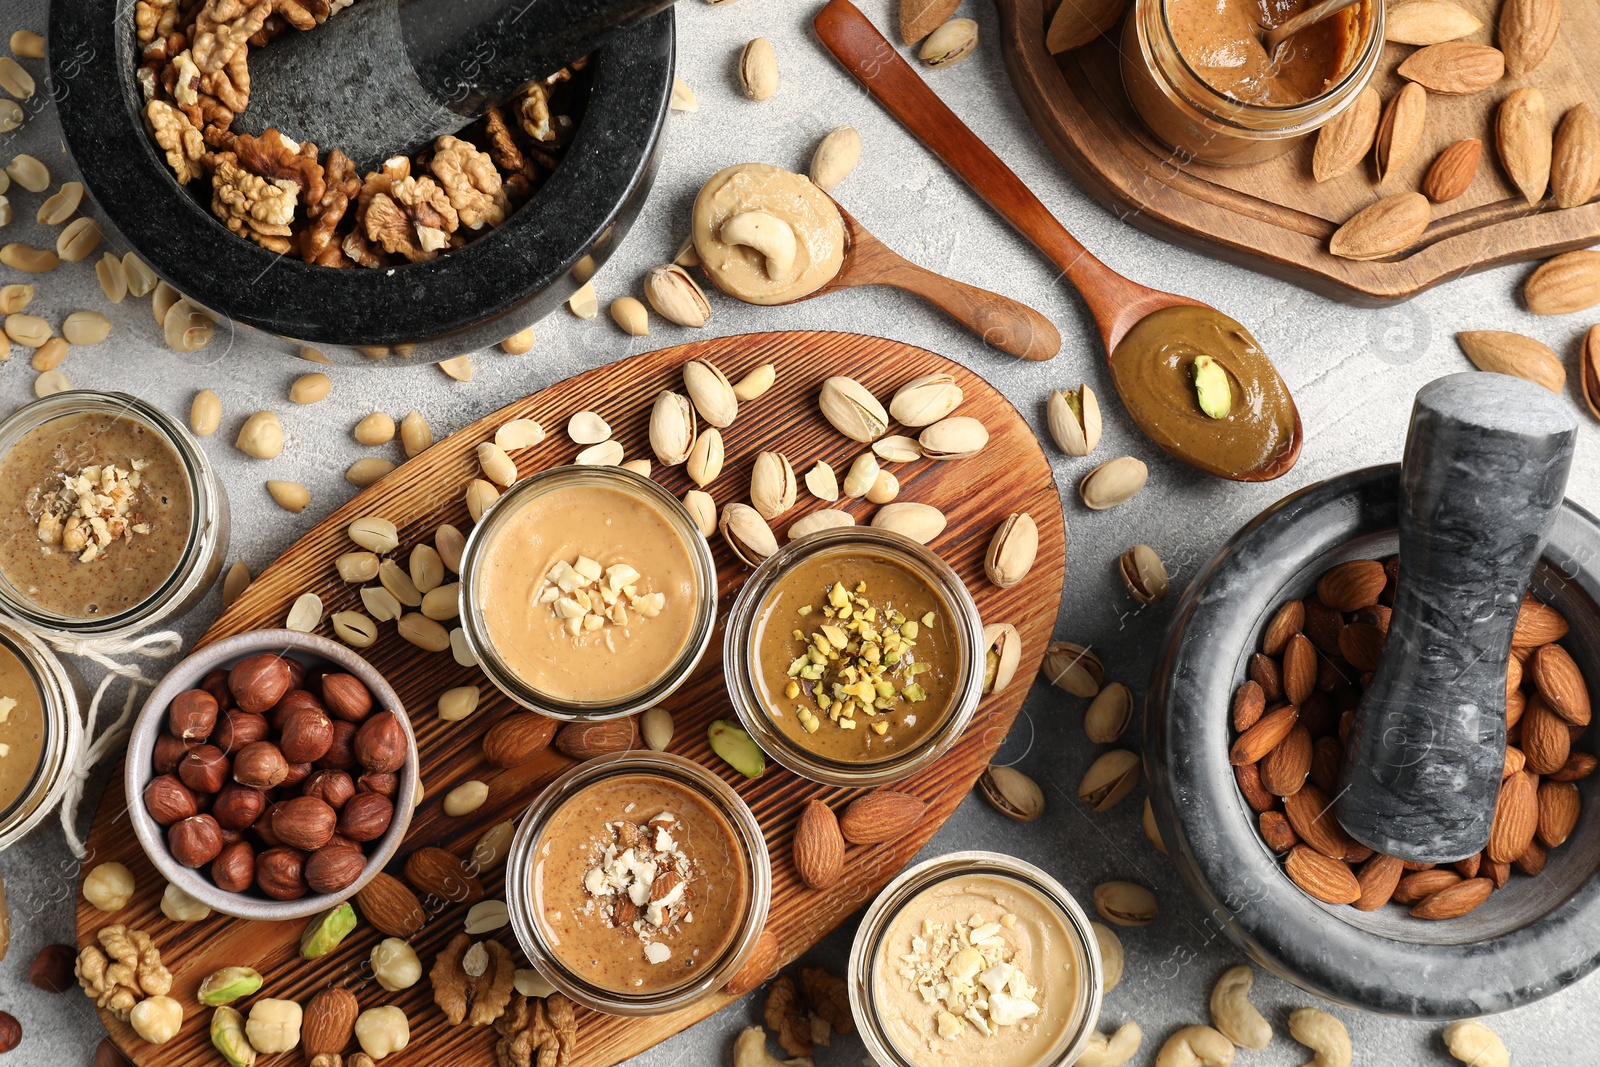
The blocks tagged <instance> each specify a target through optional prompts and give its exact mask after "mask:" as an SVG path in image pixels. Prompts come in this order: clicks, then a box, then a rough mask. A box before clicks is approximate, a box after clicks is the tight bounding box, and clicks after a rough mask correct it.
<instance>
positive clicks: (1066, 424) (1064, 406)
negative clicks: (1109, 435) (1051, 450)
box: [1045, 385, 1100, 456]
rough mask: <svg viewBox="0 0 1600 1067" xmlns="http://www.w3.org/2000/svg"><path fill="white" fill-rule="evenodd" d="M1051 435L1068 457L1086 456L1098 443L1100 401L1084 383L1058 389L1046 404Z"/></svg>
mask: <svg viewBox="0 0 1600 1067" xmlns="http://www.w3.org/2000/svg"><path fill="white" fill-rule="evenodd" d="M1045 415H1046V419H1047V421H1048V422H1049V424H1050V436H1051V437H1053V438H1055V442H1056V447H1057V448H1059V449H1061V451H1063V452H1065V453H1066V454H1067V455H1069V456H1087V455H1088V454H1089V453H1090V452H1093V451H1094V446H1095V445H1097V444H1099V443H1100V402H1099V401H1098V400H1096V399H1095V396H1094V390H1093V389H1090V388H1089V387H1088V386H1087V385H1080V386H1078V388H1077V389H1075V390H1072V389H1057V390H1056V391H1055V392H1053V393H1051V394H1050V399H1049V401H1048V402H1047V403H1046V405H1045Z"/></svg>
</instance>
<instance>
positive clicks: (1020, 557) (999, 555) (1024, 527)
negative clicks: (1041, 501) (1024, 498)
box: [983, 511, 1039, 589]
mask: <svg viewBox="0 0 1600 1067" xmlns="http://www.w3.org/2000/svg"><path fill="white" fill-rule="evenodd" d="M1038 555H1039V527H1038V525H1037V524H1035V523H1034V521H1033V516H1031V515H1029V514H1028V513H1027V512H1025V511H1024V512H1016V513H1014V514H1011V515H1008V516H1006V519H1005V521H1004V522H1002V523H1001V524H1000V525H999V526H998V527H997V528H996V529H995V531H994V537H992V538H991V539H990V541H989V552H988V554H987V555H985V556H984V560H983V572H984V573H985V574H987V575H988V576H989V580H990V581H991V582H993V583H994V584H995V585H997V586H999V587H1000V588H1001V589H1010V588H1011V587H1012V586H1014V585H1016V584H1017V583H1018V582H1020V581H1022V579H1024V578H1026V577H1027V576H1028V572H1029V571H1030V570H1032V569H1033V561H1034V559H1035V558H1037V557H1038Z"/></svg>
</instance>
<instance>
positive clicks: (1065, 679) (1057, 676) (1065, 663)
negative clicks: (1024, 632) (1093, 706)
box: [1040, 641, 1106, 697]
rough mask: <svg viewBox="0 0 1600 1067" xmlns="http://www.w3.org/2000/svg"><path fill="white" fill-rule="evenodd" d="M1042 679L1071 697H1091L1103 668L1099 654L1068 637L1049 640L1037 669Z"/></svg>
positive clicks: (1102, 679)
mask: <svg viewBox="0 0 1600 1067" xmlns="http://www.w3.org/2000/svg"><path fill="white" fill-rule="evenodd" d="M1040 673H1041V674H1043V676H1044V680H1045V681H1047V682H1049V683H1050V684H1051V685H1053V686H1056V687H1058V688H1060V689H1065V690H1066V691H1067V692H1069V693H1071V694H1072V695H1073V696H1075V697H1092V696H1095V695H1096V694H1097V693H1099V692H1100V683H1101V682H1102V681H1104V680H1105V676H1106V669H1105V667H1104V666H1103V665H1102V664H1101V663H1100V657H1099V656H1097V655H1095V654H1094V653H1093V652H1091V651H1090V650H1089V649H1087V648H1084V647H1083V646H1082V645H1076V644H1073V643H1072V642H1071V641H1052V642H1050V647H1049V648H1047V649H1046V650H1045V654H1044V665H1043V667H1042V668H1041V671H1040Z"/></svg>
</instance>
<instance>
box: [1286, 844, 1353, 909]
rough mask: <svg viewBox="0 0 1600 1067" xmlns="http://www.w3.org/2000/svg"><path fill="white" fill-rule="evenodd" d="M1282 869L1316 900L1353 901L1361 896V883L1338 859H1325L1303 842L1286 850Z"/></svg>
mask: <svg viewBox="0 0 1600 1067" xmlns="http://www.w3.org/2000/svg"><path fill="white" fill-rule="evenodd" d="M1283 869H1284V871H1285V872H1286V873H1287V874H1288V875H1289V880H1290V881H1292V882H1293V883H1294V884H1295V885H1297V886H1299V887H1300V888H1301V889H1303V890H1305V891H1306V892H1307V893H1309V894H1311V895H1312V896H1314V897H1316V898H1317V899H1318V900H1321V901H1325V902H1327V903H1329V904H1354V903H1355V902H1356V901H1357V900H1359V899H1361V885H1360V883H1358V882H1357V881H1356V876H1355V875H1353V874H1351V873H1350V868H1349V867H1348V866H1346V865H1345V863H1344V862H1343V861H1342V860H1335V859H1329V858H1328V857H1327V856H1324V855H1323V854H1322V853H1320V852H1317V851H1316V850H1314V849H1310V848H1307V847H1306V846H1305V845H1296V846H1294V848H1292V849H1290V850H1289V858H1288V859H1287V860H1285V861H1284V864H1283Z"/></svg>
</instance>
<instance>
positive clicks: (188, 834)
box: [167, 815, 222, 867]
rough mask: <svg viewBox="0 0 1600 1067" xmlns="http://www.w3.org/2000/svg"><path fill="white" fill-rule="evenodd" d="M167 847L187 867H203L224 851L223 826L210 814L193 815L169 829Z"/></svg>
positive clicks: (174, 857) (175, 858)
mask: <svg viewBox="0 0 1600 1067" xmlns="http://www.w3.org/2000/svg"><path fill="white" fill-rule="evenodd" d="M167 849H168V851H170V852H171V853H172V858H173V859H174V860H176V861H178V862H179V863H180V864H182V865H183V866H185V867H203V866H205V865H206V864H208V863H210V862H211V861H212V860H214V859H216V858H217V855H218V854H219V853H221V851H222V827H220V826H218V825H217V820H215V819H213V818H212V817H211V816H209V815H191V816H190V817H189V818H187V819H184V820H183V821H181V822H177V823H174V824H173V825H172V826H171V827H169V828H168V830H167Z"/></svg>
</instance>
